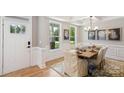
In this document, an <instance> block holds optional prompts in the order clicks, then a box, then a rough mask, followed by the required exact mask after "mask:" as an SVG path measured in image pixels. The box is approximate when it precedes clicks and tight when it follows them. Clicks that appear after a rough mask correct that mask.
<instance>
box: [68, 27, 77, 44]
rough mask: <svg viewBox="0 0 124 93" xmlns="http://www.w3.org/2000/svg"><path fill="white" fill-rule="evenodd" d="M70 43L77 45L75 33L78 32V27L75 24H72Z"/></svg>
mask: <svg viewBox="0 0 124 93" xmlns="http://www.w3.org/2000/svg"><path fill="white" fill-rule="evenodd" d="M69 30H70V31H69V32H70V44H71V45H75V42H76V38H75V34H76V27H74V26H70V29H69Z"/></svg>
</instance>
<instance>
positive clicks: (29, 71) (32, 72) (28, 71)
mask: <svg viewBox="0 0 124 93" xmlns="http://www.w3.org/2000/svg"><path fill="white" fill-rule="evenodd" d="M2 77H61V75H60V74H59V73H57V72H56V71H54V70H53V69H51V68H44V69H40V68H39V67H38V66H33V67H29V68H25V69H22V70H18V71H15V72H11V73H9V74H6V75H3V76H2Z"/></svg>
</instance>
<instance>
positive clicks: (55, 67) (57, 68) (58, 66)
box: [51, 61, 67, 76]
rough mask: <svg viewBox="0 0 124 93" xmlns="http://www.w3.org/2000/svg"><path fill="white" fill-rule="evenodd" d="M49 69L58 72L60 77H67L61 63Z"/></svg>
mask: <svg viewBox="0 0 124 93" xmlns="http://www.w3.org/2000/svg"><path fill="white" fill-rule="evenodd" d="M51 68H52V69H53V70H55V71H56V72H58V73H59V74H60V75H62V76H67V75H65V74H64V62H63V61H62V62H59V63H56V64H54V65H52V66H51Z"/></svg>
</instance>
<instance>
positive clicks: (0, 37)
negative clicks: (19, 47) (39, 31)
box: [0, 16, 33, 75]
mask: <svg viewBox="0 0 124 93" xmlns="http://www.w3.org/2000/svg"><path fill="white" fill-rule="evenodd" d="M6 17H9V18H11V19H20V20H28V23H29V28H30V29H29V30H30V31H31V33H30V35H31V37H30V42H31V48H30V64H29V67H30V66H33V63H32V16H1V17H0V27H1V28H0V30H1V31H0V43H1V44H0V45H1V46H0V50H1V53H0V54H2V55H1V56H0V63H1V64H2V68H1V66H0V68H1V71H2V72H0V75H3V71H4V20H5V18H6Z"/></svg>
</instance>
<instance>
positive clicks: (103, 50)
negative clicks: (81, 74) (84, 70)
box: [96, 47, 107, 65]
mask: <svg viewBox="0 0 124 93" xmlns="http://www.w3.org/2000/svg"><path fill="white" fill-rule="evenodd" d="M106 51H107V47H102V48H101V49H100V50H99V53H98V55H97V63H96V65H99V64H100V63H101V62H102V61H103V60H104V59H105V54H106Z"/></svg>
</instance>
